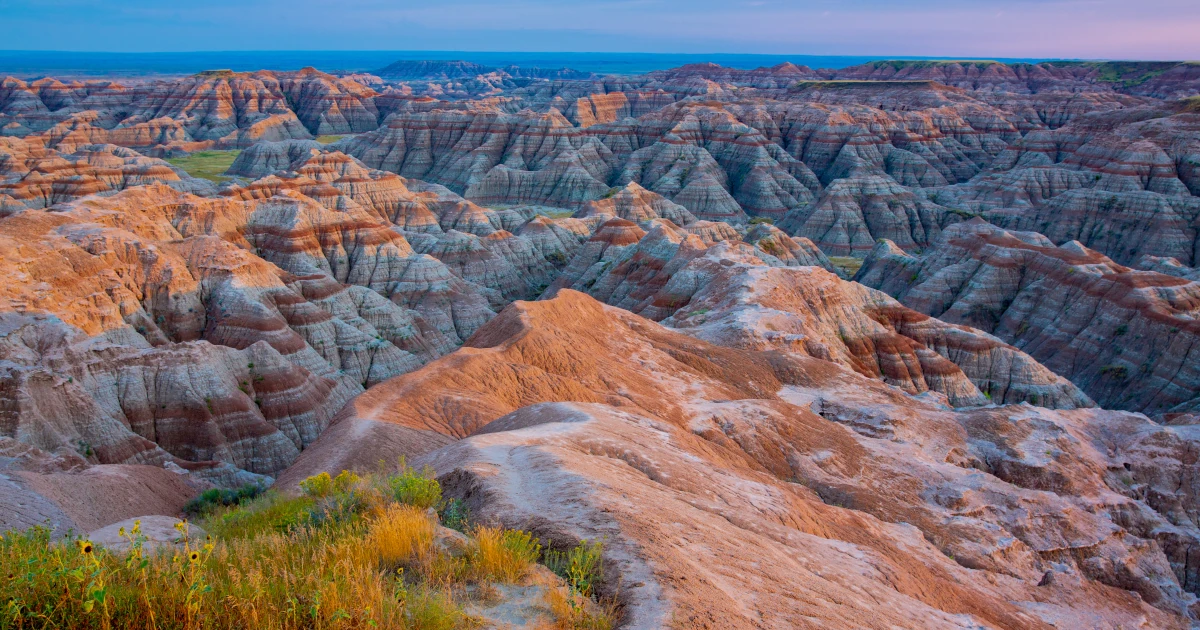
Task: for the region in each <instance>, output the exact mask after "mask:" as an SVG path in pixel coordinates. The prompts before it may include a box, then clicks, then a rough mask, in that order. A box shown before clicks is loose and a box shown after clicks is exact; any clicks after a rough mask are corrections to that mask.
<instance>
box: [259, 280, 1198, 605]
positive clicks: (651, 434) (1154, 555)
mask: <svg viewBox="0 0 1200 630" xmlns="http://www.w3.org/2000/svg"><path fill="white" fill-rule="evenodd" d="M1191 428H1192V427H1162V426H1158V425H1155V424H1153V423H1151V422H1149V421H1147V420H1146V419H1145V418H1144V417H1141V416H1137V415H1132V414H1121V413H1114V412H1101V411H1096V410H1078V411H1071V412H1052V411H1048V410H1039V409H1036V408H1033V407H1029V406H1025V405H1021V406H1009V407H1004V408H992V409H984V410H980V411H978V412H971V413H966V414H961V413H954V412H951V411H948V410H945V409H944V408H941V409H939V408H938V407H937V406H935V405H929V404H926V403H923V402H918V401H916V400H914V399H912V398H911V397H909V396H906V395H904V394H900V393H898V392H896V391H894V390H892V389H890V388H888V387H887V386H885V385H883V384H882V383H878V382H877V381H872V380H870V379H866V378H863V377H861V376H858V375H855V374H854V373H853V372H850V371H846V370H842V369H840V368H838V367H837V366H835V365H833V364H831V363H829V362H825V361H820V360H816V359H811V358H807V357H801V356H797V355H794V354H793V355H786V354H781V353H778V352H767V353H763V352H756V351H751V350H735V349H728V348H723V347H720V346H714V345H711V344H709V343H706V342H703V341H698V340H695V339H693V338H690V337H687V336H684V335H681V334H678V333H674V332H671V331H669V330H668V329H666V328H663V327H661V326H658V325H656V324H654V323H652V322H649V321H647V320H645V319H642V318H640V317H637V316H635V315H631V314H629V313H626V312H624V311H620V310H617V309H613V308H611V307H603V306H601V305H599V304H598V303H596V302H595V301H593V300H591V299H590V298H587V297H586V296H583V295H581V294H578V293H574V292H570V291H562V292H560V294H559V296H558V297H557V298H555V299H553V300H549V301H544V302H537V303H525V302H519V303H516V304H514V305H512V306H510V307H509V308H508V309H506V310H505V311H504V312H503V313H502V314H501V315H500V316H498V317H497V318H496V319H494V320H492V321H491V322H490V323H488V324H487V325H486V326H484V327H483V328H481V329H480V331H479V332H478V333H476V335H475V336H474V337H473V338H472V339H471V340H470V341H469V342H468V346H467V347H465V348H463V349H461V350H459V351H457V352H455V353H453V354H451V355H449V356H447V357H443V358H442V359H439V360H438V361H436V362H434V363H431V364H430V365H428V366H426V367H424V368H423V369H422V370H420V371H417V372H414V373H412V374H408V375H405V376H402V377H399V378H398V379H395V380H393V381H389V382H388V383H384V384H381V385H380V386H377V387H376V388H373V389H372V390H371V391H369V392H367V393H366V394H364V395H363V396H360V397H359V398H358V399H356V400H355V401H354V402H353V403H352V404H351V405H350V406H348V407H347V408H346V409H345V410H344V411H343V414H342V417H341V419H340V420H339V422H338V423H337V424H336V425H335V427H334V429H333V430H331V431H330V432H329V433H327V434H326V437H323V438H322V439H321V440H320V441H318V443H317V444H316V445H314V446H313V447H312V448H311V449H309V450H308V451H306V452H305V453H304V454H303V455H302V456H301V458H300V460H298V462H297V464H296V465H295V466H294V467H293V469H292V470H290V471H288V473H287V474H285V475H284V476H283V477H281V482H285V483H289V482H290V483H294V482H295V481H296V480H298V479H300V478H302V477H303V476H304V475H307V474H311V473H313V472H316V471H320V470H339V469H340V468H342V467H371V466H374V465H375V458H377V457H379V456H381V455H389V456H393V457H394V456H397V455H400V454H407V455H410V456H412V455H415V454H418V453H422V452H424V453H426V455H424V456H423V458H421V459H418V460H416V461H417V462H418V463H421V462H428V463H430V464H432V465H433V466H434V467H435V468H436V469H437V471H438V472H439V473H440V475H441V480H442V482H443V483H444V484H445V486H446V488H447V491H448V493H450V494H451V495H452V496H455V497H459V498H463V499H464V500H465V501H466V502H467V505H468V506H470V508H471V509H472V513H473V514H475V515H479V516H480V517H482V518H485V519H495V520H498V521H501V522H504V523H506V524H508V525H511V526H519V527H525V528H529V529H532V530H533V531H534V532H536V533H537V534H538V535H540V536H544V537H545V538H546V539H548V540H551V541H555V543H556V544H571V542H572V541H574V540H578V539H580V538H588V539H593V538H600V537H604V538H605V539H606V550H607V554H608V563H607V567H608V572H609V573H608V576H607V578H608V579H607V580H606V584H605V587H604V588H606V589H608V592H614V593H616V594H617V595H618V596H619V597H620V598H621V600H622V601H623V602H624V603H625V604H626V610H627V614H628V619H629V621H630V622H631V623H632V624H633V627H662V626H667V627H681V628H682V627H689V628H694V627H707V628H741V627H746V628H750V627H772V628H773V627H778V628H785V627H787V628H790V627H806V625H812V626H813V627H817V626H820V627H886V626H890V625H900V626H921V627H939V626H946V627H963V626H969V625H971V624H977V625H994V626H1000V627H1029V628H1041V627H1049V626H1050V624H1052V623H1053V624H1056V625H1059V626H1062V625H1066V626H1077V625H1084V626H1089V627H1117V626H1120V625H1124V624H1128V623H1147V624H1150V625H1154V626H1159V627H1186V626H1187V625H1188V623H1189V622H1188V621H1187V617H1188V615H1190V613H1189V612H1187V610H1188V607H1189V606H1190V605H1191V603H1192V602H1194V601H1195V598H1194V596H1192V595H1191V594H1189V593H1187V592H1185V591H1184V589H1183V588H1181V586H1180V584H1181V583H1183V584H1186V585H1187V588H1188V589H1189V590H1194V589H1195V588H1196V581H1197V580H1196V576H1195V575H1193V572H1192V571H1191V570H1190V569H1189V568H1188V567H1189V566H1191V564H1190V563H1191V560H1190V555H1189V552H1188V551H1187V549H1188V548H1189V547H1190V545H1191V544H1192V543H1190V542H1189V541H1192V540H1197V538H1196V526H1195V523H1194V521H1193V520H1192V519H1191V518H1190V517H1185V516H1183V512H1170V510H1175V509H1176V508H1174V507H1172V506H1175V505H1180V503H1179V502H1182V504H1183V505H1191V504H1192V503H1193V502H1194V489H1192V488H1191V486H1190V484H1184V485H1183V486H1176V485H1171V484H1172V481H1171V479H1174V478H1177V477H1175V476H1176V475H1179V474H1189V473H1183V471H1184V470H1185V469H1187V468H1188V467H1191V466H1193V465H1194V464H1190V463H1187V464H1185V463H1184V461H1183V460H1182V459H1176V458H1181V457H1184V452H1185V450H1186V449H1187V446H1186V445H1187V444H1189V443H1190V442H1191V441H1193V440H1195V439H1196V437H1197V436H1195V435H1194V433H1195V432H1193V431H1191ZM380 435H390V436H391V437H392V438H393V439H392V440H391V442H390V443H389V444H388V447H387V448H379V445H380V440H379V437H380ZM333 438H336V439H333ZM404 438H407V439H404ZM455 440H457V441H455ZM448 441H455V442H454V443H453V444H449V445H448V446H444V447H443V446H442V445H443V444H446V442H448ZM1156 441H1157V442H1159V443H1162V444H1164V445H1170V446H1168V447H1166V448H1165V449H1162V450H1161V451H1160V452H1161V456H1160V457H1159V458H1153V459H1149V458H1147V459H1143V458H1142V457H1141V454H1142V453H1144V452H1145V450H1144V449H1146V448H1148V445H1149V444H1151V443H1154V442H1156ZM360 448H361V449H364V450H363V451H361V452H360V451H359V449H360ZM368 459H369V460H370V461H367V460H368ZM1124 464H1128V467H1127V468H1126V467H1123V465H1124ZM1114 470H1115V471H1121V474H1117V473H1116V472H1110V471H1114ZM1155 475H1163V477H1162V482H1161V483H1160V482H1159V481H1157V480H1152V479H1156V477H1155ZM1168 487H1169V488H1170V489H1169V490H1168ZM1139 488H1140V489H1141V490H1139ZM1151 488H1154V490H1151ZM1158 491H1166V496H1161V497H1160V496H1159V495H1157V494H1156V492H1158ZM1135 497H1139V498H1135ZM1140 497H1146V499H1145V500H1144V501H1143V500H1142V499H1141V498H1140ZM646 505H654V506H656V509H654V510H647V509H645V506H646ZM1100 505H1104V506H1106V507H1103V508H1100V509H1096V508H1097V507H1098V506H1100ZM1155 506H1157V508H1158V509H1161V510H1164V511H1163V512H1162V513H1161V514H1167V513H1168V512H1169V513H1170V514H1171V517H1170V518H1171V520H1170V521H1168V520H1167V517H1165V516H1163V515H1161V514H1160V512H1157V511H1156V510H1155ZM1118 514H1119V515H1120V517H1119V518H1118V517H1117V515H1118ZM1118 522H1119V523H1121V524H1118ZM1143 537H1149V538H1143ZM1151 538H1152V539H1153V540H1154V541H1155V542H1154V543H1150V542H1149V540H1150V539H1151ZM747 546H749V547H751V548H754V549H756V550H757V551H756V553H755V554H753V555H746V554H745V553H744V550H745V549H746V548H747ZM1068 550H1069V551H1068ZM767 556H769V557H771V558H774V560H773V561H772V562H771V563H764V562H758V561H757V560H756V558H762V557H767ZM965 567H970V569H967V568H965ZM851 576H852V577H851ZM846 589H852V591H853V593H854V595H850V594H849V592H850V591H847V593H846V595H845V596H843V595H841V594H840V593H842V592H843V591H844V590H846ZM1124 589H1132V590H1133V591H1136V592H1137V593H1138V594H1139V595H1138V596H1131V594H1130V593H1129V592H1128V591H1127V590H1124ZM864 592H865V593H869V594H870V595H869V596H867V597H864V596H862V593H864ZM1147 602H1153V606H1151V604H1148V603H1147Z"/></svg>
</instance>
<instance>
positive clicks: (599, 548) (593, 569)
mask: <svg viewBox="0 0 1200 630" xmlns="http://www.w3.org/2000/svg"><path fill="white" fill-rule="evenodd" d="M603 554H604V543H602V542H600V541H596V542H592V543H589V542H588V541H586V540H584V541H581V542H580V543H579V544H578V545H576V546H575V548H574V549H571V550H570V551H568V552H565V553H564V552H561V551H553V550H550V551H547V552H546V554H545V557H544V559H543V563H544V564H545V565H546V567H548V568H549V569H550V570H551V571H553V572H555V573H556V574H558V576H559V577H561V578H562V579H564V580H566V581H567V585H568V586H570V587H571V590H572V592H576V593H579V594H581V595H583V596H584V597H591V596H592V594H593V592H594V590H595V587H596V585H597V584H598V583H599V582H600V578H601V569H602V566H601V560H602V557H603Z"/></svg>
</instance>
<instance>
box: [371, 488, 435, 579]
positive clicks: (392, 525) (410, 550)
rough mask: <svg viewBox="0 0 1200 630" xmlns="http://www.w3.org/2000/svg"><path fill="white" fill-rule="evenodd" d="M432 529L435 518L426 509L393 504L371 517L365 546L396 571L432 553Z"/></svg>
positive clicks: (384, 566)
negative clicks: (372, 518) (373, 517)
mask: <svg viewBox="0 0 1200 630" xmlns="http://www.w3.org/2000/svg"><path fill="white" fill-rule="evenodd" d="M433 531H434V530H433V522H432V521H430V520H429V516H428V515H426V513H425V512H424V511H423V510H419V509H417V508H415V507H412V506H410V505H403V504H392V505H389V506H387V507H386V508H384V510H383V512H382V513H381V514H379V515H378V516H377V517H375V519H374V520H373V521H372V523H371V529H370V532H369V533H368V534H367V538H366V541H365V545H364V547H366V548H367V549H369V550H370V553H373V554H375V555H376V556H377V557H378V558H379V562H380V564H381V565H383V568H384V569H385V570H388V571H395V570H396V569H398V568H400V567H402V566H404V565H405V564H407V563H408V562H410V561H411V560H412V559H413V558H414V557H417V558H429V557H430V556H432V554H433Z"/></svg>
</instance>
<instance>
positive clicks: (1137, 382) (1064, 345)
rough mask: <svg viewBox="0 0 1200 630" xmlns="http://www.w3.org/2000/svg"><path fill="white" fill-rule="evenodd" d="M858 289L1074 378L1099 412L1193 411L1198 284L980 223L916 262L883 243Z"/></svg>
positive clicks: (1199, 400) (1197, 381) (1198, 394)
mask: <svg viewBox="0 0 1200 630" xmlns="http://www.w3.org/2000/svg"><path fill="white" fill-rule="evenodd" d="M856 280H858V281H859V282H862V283H863V284H866V285H867V286H872V287H877V288H879V289H882V290H883V291H886V292H887V293H890V294H891V295H893V296H895V297H896V298H897V299H899V300H900V301H901V302H902V303H904V304H905V305H906V306H908V307H910V308H912V309H914V310H916V311H919V312H922V313H925V314H927V315H932V316H934V317H938V318H939V319H942V320H944V321H947V322H951V323H960V324H967V325H970V326H974V327H976V328H979V329H981V330H984V331H987V332H990V333H992V334H994V335H996V336H997V337H999V338H1001V339H1004V340H1006V341H1007V342H1009V343H1012V344H1013V345H1015V346H1016V347H1018V348H1021V349H1022V350H1024V351H1026V352H1028V353H1029V354H1030V355H1031V356H1033V357H1034V358H1035V359H1037V360H1038V361H1039V362H1041V363H1042V364H1043V365H1045V366H1046V367H1048V368H1050V369H1051V370H1054V371H1055V372H1056V373H1058V374H1061V375H1063V376H1065V377H1067V378H1069V379H1071V380H1072V381H1073V382H1074V383H1075V384H1077V385H1079V387H1080V388H1081V389H1083V390H1084V391H1085V392H1087V393H1088V394H1089V395H1090V396H1091V397H1092V398H1093V399H1095V401H1096V402H1097V403H1099V404H1100V405H1101V406H1104V407H1109V408H1116V409H1129V410H1136V411H1143V412H1145V413H1149V414H1164V413H1181V412H1195V411H1196V410H1197V409H1198V408H1200V407H1198V406H1200V373H1198V372H1197V368H1198V367H1200V357H1198V356H1196V354H1195V352H1196V350H1195V348H1196V347H1197V345H1196V343H1195V340H1196V338H1197V335H1200V327H1198V325H1197V320H1196V316H1197V313H1198V312H1200V283H1197V282H1196V281H1195V280H1191V281H1189V280H1188V279H1187V278H1185V277H1177V276H1174V275H1165V274H1161V273H1155V272H1151V271H1139V270H1135V269H1131V268H1129V267H1123V266H1121V265H1118V264H1116V263H1114V262H1113V261H1112V260H1111V259H1109V258H1107V257H1105V256H1103V255H1101V254H1100V253H1099V252H1095V251H1092V250H1090V249H1087V248H1086V247H1083V246H1082V245H1080V244H1079V243H1078V242H1076V241H1070V242H1067V243H1064V244H1063V245H1060V246H1057V247H1056V246H1055V245H1054V244H1053V243H1052V242H1051V241H1050V240H1048V239H1047V238H1046V237H1045V236H1042V235H1041V234H1037V233H1032V232H1009V231H1005V230H1002V229H1000V228H997V227H995V226H992V225H988V224H986V223H983V222H982V221H979V220H974V221H971V222H969V223H962V224H959V225H956V226H954V227H953V228H951V229H950V230H947V231H946V232H945V233H943V235H942V237H941V239H940V240H939V241H938V243H937V244H936V246H935V247H933V248H931V249H930V250H929V251H928V252H926V253H925V254H923V255H921V256H912V255H909V254H906V253H904V252H903V251H902V250H901V249H900V248H898V247H896V246H895V245H894V244H893V243H890V242H887V241H884V242H883V243H881V244H879V245H877V246H876V248H875V250H874V251H872V252H871V255H870V256H869V257H868V258H867V261H866V262H865V264H864V265H863V267H862V269H861V270H860V271H859V272H858V275H857V276H856Z"/></svg>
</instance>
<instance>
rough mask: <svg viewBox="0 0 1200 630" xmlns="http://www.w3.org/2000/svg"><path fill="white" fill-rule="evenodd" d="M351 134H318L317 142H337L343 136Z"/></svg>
mask: <svg viewBox="0 0 1200 630" xmlns="http://www.w3.org/2000/svg"><path fill="white" fill-rule="evenodd" d="M350 135H351V134H348V133H343V134H325V135H322V136H317V142H320V143H321V144H333V143H334V142H337V141H338V140H341V139H342V138H346V137H349V136H350Z"/></svg>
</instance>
